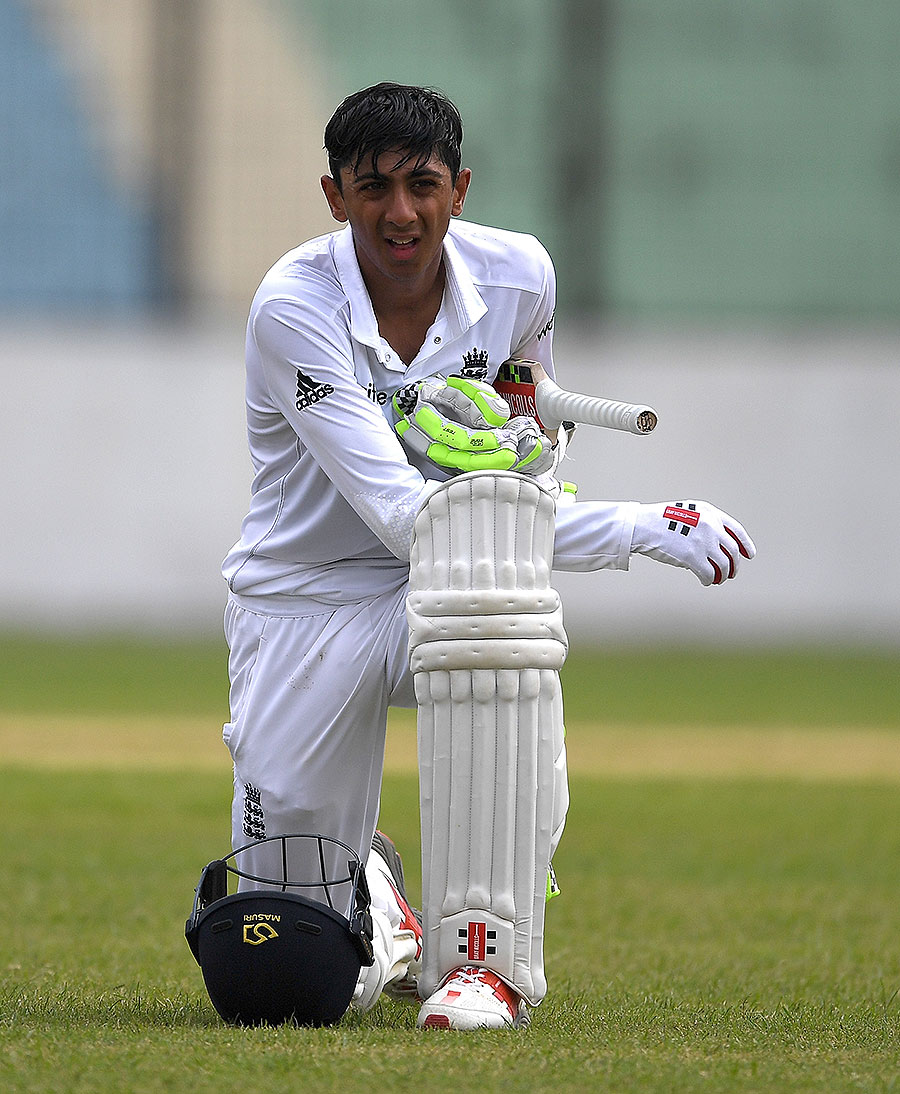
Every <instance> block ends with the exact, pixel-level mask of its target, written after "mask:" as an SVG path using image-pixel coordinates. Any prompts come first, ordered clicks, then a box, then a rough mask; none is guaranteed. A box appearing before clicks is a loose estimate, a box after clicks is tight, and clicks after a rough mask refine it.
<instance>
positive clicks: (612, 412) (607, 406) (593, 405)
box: [534, 376, 657, 434]
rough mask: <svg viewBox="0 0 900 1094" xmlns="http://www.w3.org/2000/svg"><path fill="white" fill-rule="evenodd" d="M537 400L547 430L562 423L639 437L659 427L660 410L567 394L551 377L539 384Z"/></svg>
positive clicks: (594, 397)
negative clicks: (571, 423)
mask: <svg viewBox="0 0 900 1094" xmlns="http://www.w3.org/2000/svg"><path fill="white" fill-rule="evenodd" d="M534 401H535V405H536V407H537V412H538V416H539V417H540V419H541V422H542V423H543V424H544V427H545V428H546V429H558V428H559V426H560V424H561V423H562V422H581V423H582V424H583V425H599V426H604V427H605V428H607V429H622V430H624V431H625V432H626V433H638V434H642V433H650V432H651V431H652V430H653V429H655V428H656V422H657V417H656V411H655V410H654V409H653V408H652V407H649V406H641V405H640V404H637V403H621V402H618V401H617V400H615V399H600V398H598V397H597V396H596V395H582V394H580V393H579V392H577V391H564V390H563V389H562V388H561V387H560V386H559V384H557V383H556V381H555V380H551V379H550V377H549V376H548V377H547V378H546V379H543V380H541V381H539V383H537V384H536V385H535V389H534Z"/></svg>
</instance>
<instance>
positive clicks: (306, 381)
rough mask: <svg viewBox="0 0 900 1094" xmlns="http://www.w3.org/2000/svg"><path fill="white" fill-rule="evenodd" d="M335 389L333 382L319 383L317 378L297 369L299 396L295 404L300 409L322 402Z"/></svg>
mask: <svg viewBox="0 0 900 1094" xmlns="http://www.w3.org/2000/svg"><path fill="white" fill-rule="evenodd" d="M333 391H334V387H333V386H332V385H331V384H317V383H316V381H315V380H311V379H310V378H309V377H308V376H306V375H305V374H304V373H302V372H301V371H300V369H297V398H296V401H295V403H294V406H296V408H297V409H298V410H306V408H307V407H308V406H312V405H313V403H318V402H321V401H322V399H325V398H326V397H327V396H329V395H331V393H332V392H333Z"/></svg>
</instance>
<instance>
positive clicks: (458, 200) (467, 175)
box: [450, 167, 472, 217]
mask: <svg viewBox="0 0 900 1094" xmlns="http://www.w3.org/2000/svg"><path fill="white" fill-rule="evenodd" d="M471 181H472V172H471V171H470V170H469V168H468V167H464V168H463V169H462V170H461V171H460V173H459V174H458V175H457V176H456V182H455V183H454V186H453V204H452V206H451V207H450V214H451V216H455V217H458V216H460V215H461V214H462V211H463V204H464V203H465V200H466V191H467V190H468V189H469V183H470V182H471Z"/></svg>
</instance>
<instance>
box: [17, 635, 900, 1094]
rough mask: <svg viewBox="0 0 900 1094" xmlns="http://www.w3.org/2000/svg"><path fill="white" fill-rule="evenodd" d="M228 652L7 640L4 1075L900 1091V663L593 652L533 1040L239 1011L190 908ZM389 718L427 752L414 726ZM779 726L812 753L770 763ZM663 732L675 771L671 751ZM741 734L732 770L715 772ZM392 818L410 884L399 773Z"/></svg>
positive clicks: (225, 776) (210, 808)
mask: <svg viewBox="0 0 900 1094" xmlns="http://www.w3.org/2000/svg"><path fill="white" fill-rule="evenodd" d="M222 657H223V651H222V649H221V648H220V647H219V646H218V645H217V644H211V645H205V646H204V645H195V644H192V643H189V642H182V643H178V644H174V645H165V644H162V643H160V644H157V645H155V646H154V645H151V646H149V647H148V646H147V645H146V644H143V643H140V642H137V641H133V640H124V639H123V640H109V641H104V642H99V641H97V642H91V643H82V644H79V645H77V646H70V645H69V644H66V643H54V642H39V641H30V642H25V641H24V640H22V639H12V638H10V639H8V640H7V641H5V642H0V746H2V747H3V749H4V751H3V752H2V759H3V763H2V767H0V775H2V796H3V817H4V819H5V827H6V836H7V838H6V847H5V854H4V856H3V859H2V864H0V875H2V890H3V893H4V901H3V907H4V908H5V911H6V915H5V923H4V930H3V932H2V934H0V969H2V989H0V1090H3V1091H12V1092H18V1091H34V1092H38V1091H40V1092H45V1091H60V1092H63V1091H65V1092H82V1091H83V1092H88V1091H90V1092H94V1091H97V1092H106V1091H123V1090H124V1091H129V1092H130V1091H134V1092H151V1091H153V1092H155V1091H182V1090H184V1091H192V1092H194V1091H196V1092H206V1091H221V1090H223V1089H240V1090H244V1089H248V1090H267V1091H280V1090H297V1091H316V1092H318V1091H326V1092H330V1091H341V1092H346V1091H348V1090H355V1089H360V1088H362V1089H368V1088H369V1087H378V1088H380V1089H382V1090H384V1091H393V1090H398V1091H399V1090H403V1091H407V1090H424V1091H431V1090H434V1091H446V1090H453V1091H460V1092H468V1091H472V1092H474V1091H487V1092H490V1091H495V1090H497V1091H499V1090H504V1091H510V1090H512V1091H519V1090H521V1091H616V1092H620V1091H621V1092H630V1091H636V1092H637V1091H640V1092H651V1094H655V1092H663V1091H665V1092H674V1091H678V1092H681V1091H738V1092H745V1091H753V1092H763V1091H765V1092H770V1091H771V1092H784V1091H791V1092H793V1091H821V1092H823V1094H825V1092H829V1094H830V1092H835V1091H888V1090H895V1089H900V1003H898V998H897V992H898V989H900V657H898V656H896V655H889V654H884V653H880V654H877V653H872V652H866V651H837V650H825V651H815V650H812V651H810V650H807V651H794V650H788V649H785V650H779V651H765V652H763V651H757V652H752V651H750V652H748V651H744V652H739V651H727V650H724V651H723V650H720V651H716V652H713V651H704V650H694V651H686V652H681V653H674V652H670V651H632V652H625V653H619V654H616V655H615V656H613V655H611V654H609V653H597V654H593V655H587V654H585V655H582V656H579V657H577V658H573V659H572V660H571V661H570V663H569V665H567V668H566V672H565V677H564V681H565V690H566V701H567V711H568V726H569V742H570V748H571V752H572V755H573V756H577V757H578V758H579V759H578V763H574V762H573V765H572V767H573V769H572V772H571V782H572V807H571V810H570V814H569V822H568V828H567V833H566V836H565V838H564V840H563V844H562V847H561V849H560V852H559V854H558V856H557V860H556V865H557V867H558V873H559V875H560V881H561V884H562V886H563V895H562V896H561V897H560V898H559V899H558V900H555V901H554V902H553V903H552V904H551V905H550V908H549V909H548V942H547V966H548V974H549V979H550V993H549V995H548V998H547V1000H546V1001H545V1003H544V1004H543V1005H542V1006H541V1007H540V1008H539V1009H538V1010H537V1011H536V1012H535V1014H534V1019H533V1023H532V1026H531V1028H530V1029H529V1030H528V1031H526V1032H524V1033H520V1034H515V1033H502V1032H484V1033H479V1034H476V1035H460V1034H423V1033H421V1032H419V1031H416V1030H415V1028H414V1018H415V1010H414V1009H413V1008H409V1007H404V1006H402V1005H400V1004H393V1003H390V1002H387V1001H384V1002H381V1003H379V1004H378V1006H377V1007H376V1008H375V1009H374V1011H372V1012H370V1013H369V1014H367V1015H364V1016H359V1015H349V1016H348V1017H347V1018H345V1019H344V1021H343V1022H342V1023H341V1024H340V1025H339V1026H337V1027H335V1028H333V1029H328V1030H318V1031H313V1030H304V1029H295V1028H282V1029H274V1030H271V1029H270V1030H239V1029H232V1028H229V1027H227V1026H225V1025H224V1024H222V1023H221V1022H220V1021H219V1020H218V1018H217V1017H216V1015H215V1013H214V1012H213V1010H212V1008H211V1006H210V1004H209V1002H208V999H207V997H206V994H205V992H204V990H203V987H202V981H201V979H200V973H199V969H198V968H197V966H196V965H195V964H194V962H193V958H192V957H191V955H190V952H189V951H188V949H187V946H186V944H185V942H184V938H183V925H184V919H185V917H186V915H187V913H188V911H189V909H190V903H191V898H192V891H193V886H194V884H195V883H196V880H197V876H198V874H199V871H200V869H201V867H202V866H203V865H204V864H205V862H207V861H208V860H209V859H210V858H213V857H215V856H217V855H219V854H221V853H223V852H224V850H225V849H226V847H227V840H228V808H229V801H230V792H231V786H230V771H229V769H228V764H227V754H225V753H224V750H222V748H221V745H219V746H218V751H217V750H216V749H215V747H214V746H213V747H212V748H210V749H209V750H207V748H206V744H205V734H207V733H208V735H209V739H210V741H211V742H215V741H216V739H217V737H218V734H219V725H220V723H221V721H222V720H223V718H224V714H225V705H224V696H225V681H224V673H223V663H222ZM686 699H688V700H689V709H690V722H691V726H688V721H689V719H688V718H686V717H685V701H686ZM169 725H174V726H178V727H185V726H186V727H189V729H190V733H191V734H194V735H195V736H194V737H191V739H190V740H189V741H188V742H187V744H185V742H184V740H182V739H181V738H180V737H178V735H177V734H173V735H172V737H171V738H169V737H166V735H165V732H164V731H165V727H166V726H169ZM41 729H43V732H39V731H40V730H41ZM184 732H186V731H183V730H179V733H181V736H182V737H183V736H184ZM150 733H152V734H154V735H155V736H158V737H160V738H161V739H162V740H163V741H164V743H166V747H169V745H170V744H171V753H170V760H169V762H168V763H167V762H166V753H165V752H164V751H162V750H161V748H156V749H155V750H151V749H150V747H149V740H148V741H147V753H148V756H151V757H152V763H150V762H148V763H147V764H146V765H142V764H141V762H140V755H141V753H140V745H141V741H142V739H145V738H147V736H148V734H150ZM392 734H396V735H397V736H398V739H399V740H400V741H401V742H402V743H403V744H404V745H406V744H407V743H408V734H409V723H408V719H406V718H403V717H401V718H399V719H398V720H397V722H396V724H395V725H394V726H392ZM201 737H204V739H203V740H201ZM632 739H639V740H640V741H641V742H642V744H641V749H640V750H635V751H633V752H632V753H629V756H630V759H629V763H628V764H627V765H620V766H619V767H618V768H616V767H615V764H613V763H612V761H613V760H614V759H615V758H616V756H617V755H618V753H616V754H615V755H614V754H613V752H612V751H610V752H609V754H608V755H609V760H610V764H609V767H610V770H613V769H615V773H614V774H609V773H604V771H605V768H606V757H607V753H606V752H604V751H603V750H604V749H611V748H612V745H613V744H615V746H616V748H619V749H621V750H622V751H625V750H627V748H628V747H629V742H630V741H632ZM776 740H777V741H780V742H782V743H783V742H784V741H786V740H793V741H795V742H796V743H797V747H795V748H793V749H782V750H781V751H778V752H777V754H775V755H774V757H773V755H772V743H773V741H776ZM704 741H706V743H707V748H706V750H705V751H704V750H703V747H702V746H703V742H704ZM29 742H30V743H29ZM655 742H658V743H659V750H663V751H664V750H666V749H669V750H671V755H672V761H671V763H668V764H667V765H660V764H658V763H657V764H656V765H655V766H654V759H657V760H658V755H656V754H655V753H656V752H657V751H659V750H654V743H655ZM679 742H683V744H684V747H683V748H682V749H681V751H680V752H679V751H678V748H677V746H678V744H679ZM754 742H756V744H757V752H759V754H760V755H759V760H760V763H759V765H756V764H755V763H754V752H753V743H754ZM873 742H874V744H873ZM732 744H734V750H733V751H734V755H733V757H732V760H733V762H732V763H731V764H730V766H729V765H728V764H725V765H724V767H722V769H721V772H722V773H719V774H716V773H715V770H718V769H715V770H712V769H707V768H705V767H704V766H703V759H704V755H705V752H710V753H712V752H715V753H716V755H718V756H719V757H724V758H725V759H727V758H728V755H729V748H730V747H731V745H732ZM738 744H739V746H740V747H738ZM126 746H127V747H126ZM875 746H877V749H876V752H874V753H872V757H873V759H872V760H871V762H867V763H866V764H860V765H857V764H855V762H854V760H855V757H856V756H857V754H862V753H865V750H866V749H867V748H872V747H875ZM117 749H118V750H120V754H121V762H117V755H118V754H119V752H117ZM135 750H137V754H135ZM831 752H833V756H832V760H831V762H828V761H829V755H828V754H830V753H831ZM665 754H666V755H669V753H668V752H666V753H665ZM194 756H196V760H194V759H193V757H194ZM95 757H96V762H95ZM642 757H645V758H646V765H647V770H649V771H651V772H652V773H651V774H648V773H647V770H642V767H641V764H642V763H644V759H642ZM763 761H766V763H763ZM722 762H723V763H724V760H723V761H722ZM760 772H763V773H762V774H761V773H760ZM382 823H383V825H384V827H386V828H387V829H388V830H389V831H390V832H391V834H392V835H393V836H394V837H395V838H396V840H397V841H398V843H399V844H400V846H401V849H403V850H405V852H406V854H405V861H406V865H407V873H408V876H409V880H410V887H411V889H412V890H413V894H415V893H416V891H417V887H418V863H417V846H418V831H417V820H416V783H415V776H414V774H412V773H411V772H409V771H408V770H406V769H404V767H403V765H402V764H398V765H395V767H393V768H392V770H391V773H390V774H388V776H387V777H386V781H385V794H384V805H383V814H382Z"/></svg>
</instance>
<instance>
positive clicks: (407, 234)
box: [322, 151, 471, 293]
mask: <svg viewBox="0 0 900 1094" xmlns="http://www.w3.org/2000/svg"><path fill="white" fill-rule="evenodd" d="M404 155H405V153H403V152H402V151H400V152H385V153H383V154H382V155H381V156H379V157H378V171H377V172H376V171H374V170H373V168H372V161H371V157H369V158H368V159H367V160H364V161H363V162H362V163H361V164H360V166H359V173H358V174H357V173H356V172H355V171H354V170H353V168H352V167H344V168H343V170H342V171H341V189H338V187H337V185H336V183H335V181H334V179H332V178H331V177H330V176H328V175H325V176H324V177H323V178H322V189H323V190H324V191H325V197H326V199H327V200H328V205H329V208H330V209H331V215H332V216H333V217H334V218H335V220H337V221H340V222H341V223H346V222H348V221H349V223H350V226H351V228H352V229H353V240H354V243H355V246H356V254H357V258H358V259H359V265H360V269H361V270H362V273H363V277H364V278H365V280H366V283H367V284H368V286H369V288H370V290H371V289H376V288H377V289H379V290H386V289H387V290H389V289H391V288H394V289H395V290H397V291H400V290H401V288H402V289H403V290H406V291H407V292H409V291H411V292H416V291H421V292H422V293H425V292H427V291H428V289H429V288H430V287H431V286H432V285H433V284H434V281H435V279H436V277H437V275H438V272H439V270H440V268H441V256H442V247H443V242H444V236H445V235H446V232H447V226H448V225H449V223H450V218H451V217H455V216H459V215H460V213H462V209H463V202H464V201H465V196H466V190H467V189H468V186H469V179H470V177H471V172H470V171H469V170H468V168H465V169H463V170H462V171H460V173H459V176H458V178H457V179H456V182H455V183H454V182H453V180H452V178H451V176H450V170H449V168H448V167H447V165H446V164H445V163H443V162H442V160H441V159H440V157H439V156H438V155H437V154H432V156H431V158H430V159H429V160H428V162H427V163H425V164H422V165H421V166H419V167H417V166H416V164H415V161H414V160H409V161H408V162H407V163H403V162H402V161H403V158H404Z"/></svg>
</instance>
